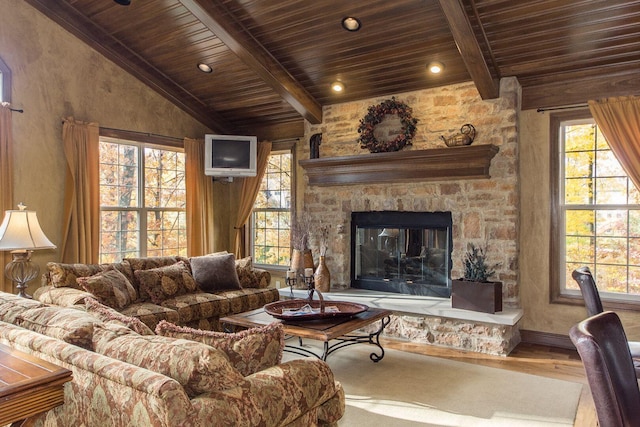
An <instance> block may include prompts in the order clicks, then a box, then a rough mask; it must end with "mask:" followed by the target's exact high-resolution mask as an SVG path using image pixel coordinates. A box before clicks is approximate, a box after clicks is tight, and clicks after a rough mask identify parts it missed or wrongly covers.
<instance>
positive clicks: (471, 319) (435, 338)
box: [280, 288, 522, 356]
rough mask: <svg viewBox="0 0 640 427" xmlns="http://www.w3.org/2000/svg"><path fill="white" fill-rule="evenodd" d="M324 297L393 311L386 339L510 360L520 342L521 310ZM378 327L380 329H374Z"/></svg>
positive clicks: (388, 297) (363, 294) (284, 293)
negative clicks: (489, 310) (482, 310)
mask: <svg viewBox="0 0 640 427" xmlns="http://www.w3.org/2000/svg"><path fill="white" fill-rule="evenodd" d="M293 293H294V297H295V298H306V297H307V291H304V290H294V291H293ZM280 296H281V298H290V297H291V291H290V289H289V288H282V289H280ZM323 296H324V299H325V301H331V300H339V301H350V302H357V303H360V304H366V305H367V306H369V307H375V308H385V309H387V310H391V311H393V313H394V314H393V316H392V317H391V323H390V324H389V326H387V327H386V328H385V331H384V333H383V337H388V338H394V339H400V340H406V341H410V342H414V343H419V344H432V345H437V346H441V347H448V348H454V349H457V350H466V351H472V352H477V353H485V354H492V355H497V356H507V355H508V354H509V353H510V352H511V350H513V349H514V348H515V346H516V345H518V343H519V342H520V331H519V329H518V321H519V320H520V318H521V317H522V310H521V309H517V308H507V309H504V310H503V311H501V312H499V313H495V314H489V313H480V312H475V311H469V310H459V309H455V308H451V300H450V299H446V298H433V297H420V296H415V295H402V294H387V293H381V292H375V291H369V290H363V289H347V290H344V291H338V292H331V293H324V294H323ZM375 327H377V325H372V327H371V328H375ZM368 332H372V331H368Z"/></svg>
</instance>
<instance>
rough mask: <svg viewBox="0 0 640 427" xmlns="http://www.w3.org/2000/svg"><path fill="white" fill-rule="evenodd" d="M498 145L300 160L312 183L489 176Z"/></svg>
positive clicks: (332, 183) (404, 180)
mask: <svg viewBox="0 0 640 427" xmlns="http://www.w3.org/2000/svg"><path fill="white" fill-rule="evenodd" d="M498 150H499V148H498V147H497V146H495V145H489V144H485V145H467V146H462V147H446V148H432V149H428V150H408V151H395V152H392V153H372V154H367V155H357V156H341V157H327V158H320V159H307V160H300V161H299V163H300V166H302V167H303V168H304V169H305V171H306V172H307V176H308V177H309V184H310V185H348V184H368V183H373V182H407V181H413V182H415V181H434V180H446V179H479V178H489V177H490V175H489V166H491V159H493V157H494V156H495V155H496V154H497V153H498Z"/></svg>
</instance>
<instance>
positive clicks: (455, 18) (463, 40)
mask: <svg viewBox="0 0 640 427" xmlns="http://www.w3.org/2000/svg"><path fill="white" fill-rule="evenodd" d="M438 1H439V3H440V7H441V8H442V11H443V12H444V15H445V17H446V18H447V22H448V23H449V28H450V29H451V33H452V34H453V39H454V40H455V42H456V46H457V47H458V51H460V55H462V60H463V61H464V63H465V65H466V66H467V71H469V74H470V75H471V78H472V79H473V82H474V83H475V85H476V88H477V89H478V92H479V93H480V96H481V97H482V99H493V98H497V97H498V96H500V85H499V83H498V81H497V80H496V79H494V78H493V77H492V76H491V71H490V70H489V66H488V65H487V62H486V61H485V59H484V56H483V55H482V49H480V45H479V44H478V40H477V39H476V37H475V35H474V33H473V28H472V27H471V22H469V17H468V16H467V14H466V13H465V10H464V5H463V4H462V1H461V0H438Z"/></svg>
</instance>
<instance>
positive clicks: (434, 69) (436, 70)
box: [427, 62, 444, 74]
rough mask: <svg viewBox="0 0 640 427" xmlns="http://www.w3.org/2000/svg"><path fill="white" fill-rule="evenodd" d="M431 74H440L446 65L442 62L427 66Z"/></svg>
mask: <svg viewBox="0 0 640 427" xmlns="http://www.w3.org/2000/svg"><path fill="white" fill-rule="evenodd" d="M427 68H428V69H429V72H430V73H431V74H440V73H441V72H442V70H444V64H443V63H442V62H431V63H429V65H427Z"/></svg>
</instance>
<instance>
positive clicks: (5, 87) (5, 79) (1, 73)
mask: <svg viewBox="0 0 640 427" xmlns="http://www.w3.org/2000/svg"><path fill="white" fill-rule="evenodd" d="M0 102H11V70H9V67H8V66H7V64H5V62H4V61H3V60H2V58H0Z"/></svg>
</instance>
